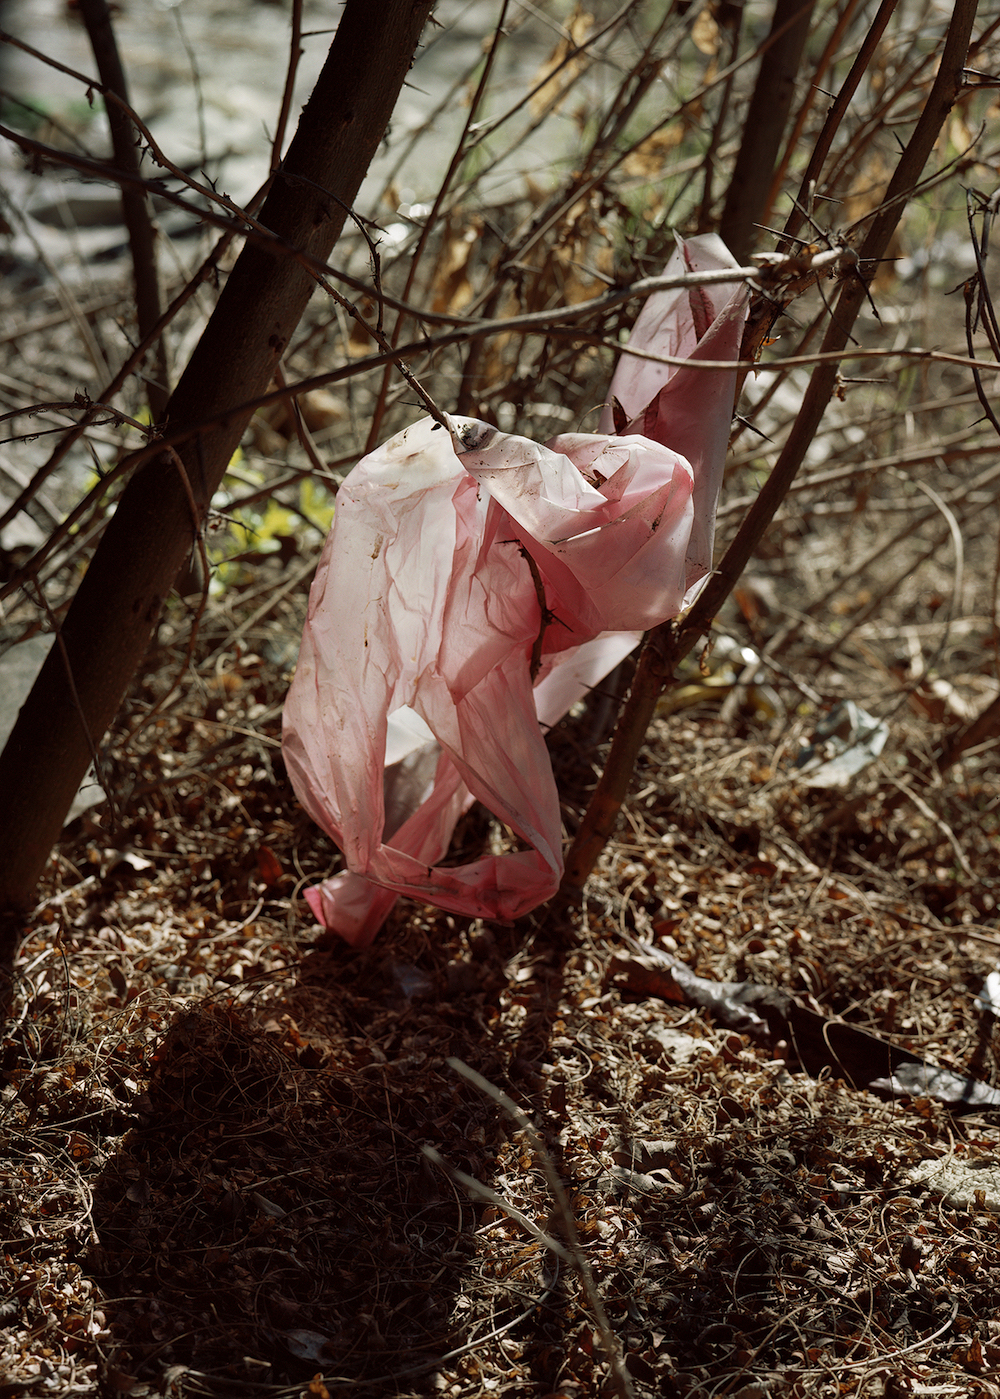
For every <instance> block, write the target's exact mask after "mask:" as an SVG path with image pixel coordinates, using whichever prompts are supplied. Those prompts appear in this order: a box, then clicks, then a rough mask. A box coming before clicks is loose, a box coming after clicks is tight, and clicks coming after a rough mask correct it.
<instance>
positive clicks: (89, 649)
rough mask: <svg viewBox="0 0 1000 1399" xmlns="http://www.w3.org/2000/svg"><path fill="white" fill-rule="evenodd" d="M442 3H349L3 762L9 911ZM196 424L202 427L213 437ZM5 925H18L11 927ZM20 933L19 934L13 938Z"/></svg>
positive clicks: (39, 865)
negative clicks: (254, 221)
mask: <svg viewBox="0 0 1000 1399" xmlns="http://www.w3.org/2000/svg"><path fill="white" fill-rule="evenodd" d="M431 5H432V0H347V3H346V5H345V7H344V12H343V17H342V19H341V22H340V25H339V28H338V29H337V33H336V35H335V37H334V40H333V43H332V45H331V48H330V52H329V54H328V56H327V61H326V64H325V66H324V68H323V71H322V73H321V75H320V77H319V80H318V82H317V84H316V88H315V90H314V92H313V94H312V96H311V98H310V99H309V102H308V103H307V105H306V107H305V109H304V110H303V113H302V117H301V120H300V122H299V126H298V130H297V132H296V134H295V137H294V139H293V141H292V144H291V146H290V148H289V151H288V155H287V157H286V160H285V162H284V164H283V167H282V170H281V172H279V174H278V175H277V176H276V179H275V182H274V185H273V187H272V190H271V193H270V194H269V196H268V198H267V201H266V202H265V204H264V207H263V209H262V210H261V213H260V215H259V221H260V222H261V223H262V224H263V225H264V226H265V227H266V228H267V229H269V230H270V231H272V232H273V233H274V234H276V235H277V237H278V238H280V239H281V240H283V243H284V245H285V248H284V249H282V248H276V249H274V250H272V249H271V248H270V247H268V246H261V244H260V243H256V244H254V243H248V244H246V245H245V247H244V249H243V251H242V253H241V254H240V257H239V259H238V261H237V263H236V265H235V267H234V268H233V271H232V273H231V274H230V276H229V278H228V281H227V283H226V285H225V287H224V288H223V291H222V294H221V296H220V298H219V301H218V304H217V306H216V309H215V312H214V314H213V315H212V318H211V320H210V322H209V324H208V326H207V327H206V329H205V332H204V334H203V335H202V337H201V340H200V341H199V343H198V346H197V348H196V349H195V351H194V354H193V355H192V357H191V360H190V362H189V364H188V366H187V368H186V370H185V371H184V374H183V376H182V378H181V380H180V382H179V384H178V385H177V389H176V391H175V392H174V394H173V397H172V398H171V400H170V403H169V406H168V410H167V420H168V422H169V426H170V429H171V431H172V432H175V431H176V430H177V429H178V428H184V427H186V426H187V425H190V426H191V429H192V435H191V436H190V437H189V438H188V439H187V440H186V441H184V442H183V443H182V444H181V445H180V446H179V447H178V448H177V449H176V451H175V452H163V453H161V454H159V455H158V456H156V457H154V458H152V459H150V460H147V461H146V462H145V463H144V464H143V465H141V466H140V467H139V468H138V469H137V470H136V472H135V474H134V475H133V477H132V478H131V480H130V481H129V484H128V486H127V487H126V489H125V491H124V493H123V495H122V498H121V501H120V503H119V505H118V508H117V510H116V512H115V515H114V517H113V519H112V520H111V522H110V523H109V525H108V528H107V531H106V532H105V535H104V538H103V539H102V541H101V544H100V546H99V548H98V550H97V552H96V554H95V556H94V558H93V560H92V562H91V565H90V567H89V569H88V571H87V574H86V576H85V577H84V579H83V582H82V583H81V585H80V588H79V591H78V592H77V595H76V598H75V599H74V602H73V604H72V607H71V608H70V610H69V612H68V613H67V615H66V618H65V620H64V622H63V625H62V628H61V633H60V636H59V637H58V639H57V642H56V645H55V646H54V647H53V649H52V652H51V654H50V655H49V658H48V661H47V662H46V664H45V666H44V667H43V669H42V671H41V673H40V674H39V677H38V679H37V681H36V683H35V686H34V689H33V690H32V692H31V694H30V696H29V697H28V700H27V701H26V703H25V705H24V707H23V709H22V710H21V714H20V716H19V718H18V721H17V724H16V726H15V728H14V730H13V732H12V734H11V736H10V739H9V740H8V743H7V746H6V748H5V749H4V751H3V754H2V755H0V792H2V793H3V803H2V806H0V913H7V914H10V913H12V912H15V913H16V912H18V911H20V910H24V909H25V908H27V907H28V906H29V905H30V903H31V901H32V896H33V893H34V889H35V885H36V883H37V881H38V878H39V876H40V874H41V872H42V870H43V868H44V866H45V862H46V860H47V858H48V855H49V852H50V851H51V849H52V846H53V845H54V843H55V841H56V840H57V839H58V836H59V832H60V830H61V829H62V824H63V821H64V819H65V816H66V812H67V811H68V810H69V807H70V804H71V802H72V800H73V796H74V794H75V792H76V790H77V787H78V786H79V783H80V781H81V779H82V778H83V776H84V774H85V772H86V770H87V767H88V765H89V763H90V761H91V758H92V755H93V753H94V751H95V749H96V747H97V745H98V744H99V743H100V741H101V738H102V736H103V734H104V732H105V730H106V728H107V726H108V725H109V724H110V722H111V721H112V719H113V718H114V716H115V714H116V712H117V711H118V709H119V707H120V705H121V702H122V699H123V697H124V695H125V691H126V689H127V687H128V684H129V682H130V680H131V679H132V676H133V675H134V673H135V671H136V669H137V668H138V667H139V666H140V665H141V663H142V659H143V656H144V655H145V653H146V650H147V648H148V646H149V643H150V639H151V637H152V634H153V630H154V628H155V626H156V624H157V621H158V618H159V616H160V609H161V607H162V605H163V601H164V598H165V597H166V595H167V593H168V591H169V589H170V587H171V584H172V583H173V580H174V578H175V577H176V576H177V573H178V572H179V570H180V569H181V567H182V566H183V564H184V563H185V560H186V559H187V557H188V556H189V554H190V553H191V550H192V545H193V542H194V540H195V537H196V533H197V531H198V530H199V529H200V528H201V525H202V522H203V520H204V518H205V514H206V512H207V510H208V506H209V503H210V501H211V498H212V495H213V493H214V492H215V490H216V489H217V487H218V485H219V483H220V481H221V479H222V477H223V475H224V473H225V469H226V466H227V464H228V462H229V460H230V458H231V457H232V454H233V452H234V451H235V449H236V447H237V445H238V444H239V441H240V438H241V436H242V434H243V430H244V428H245V426H246V423H247V420H248V418H249V416H250V414H249V412H248V411H247V410H245V409H242V408H241V407H240V405H241V404H243V403H244V402H246V401H247V400H250V399H253V398H254V397H255V396H257V395H259V394H261V393H263V392H265V391H266V389H267V387H268V384H269V383H270V381H271V379H272V377H273V375H274V372H275V370H276V368H277V367H278V364H279V362H280V359H281V356H282V354H283V352H284V350H285V347H286V346H287V344H288V340H289V337H290V336H291V334H292V332H293V331H294V329H295V327H296V325H297V324H298V321H299V319H300V317H301V315H302V312H303V310H304V309H305V306H306V303H307V301H308V300H309V297H310V294H311V292H312V290H313V288H314V286H315V281H314V279H313V277H312V276H311V275H310V273H309V272H308V271H307V270H306V268H305V267H304V266H303V265H302V263H301V261H299V260H297V259H296V257H295V256H292V255H290V254H289V251H287V250H299V251H302V252H305V253H307V254H309V255H310V256H312V257H313V258H319V259H322V260H323V261H326V260H327V259H328V257H329V255H330V252H331V249H332V248H333V245H334V243H335V241H336V239H337V237H338V235H339V234H340V231H341V228H342V227H343V224H344V219H345V217H346V208H347V207H349V206H350V205H351V204H353V202H354V199H355V197H356V195H357V192H358V190H359V188H360V186H361V182H362V180H363V179H364V176H365V173H366V171H367V169H368V166H369V163H370V161H371V159H372V157H373V155H374V154H375V151H376V150H377V148H378V143H379V141H380V140H381V139H382V136H383V134H384V132H385V129H386V126H387V125H388V122H389V118H390V116H391V114H392V110H393V107H394V106H395V103H396V99H397V96H398V94H399V91H400V88H401V87H402V84H403V80H404V78H405V77H406V74H407V71H408V70H409V67H410V63H411V61H412V58H413V54H414V51H415V49H416V47H417V43H418V41H419V39H420V34H421V31H422V29H423V26H424V23H425V21H426V19H427V17H428V15H429V13H430V9H431ZM206 424H207V426H202V427H199V425H206ZM8 922H9V920H8ZM8 937H9V934H8Z"/></svg>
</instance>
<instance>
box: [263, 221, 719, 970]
mask: <svg viewBox="0 0 1000 1399" xmlns="http://www.w3.org/2000/svg"><path fill="white" fill-rule="evenodd" d="M700 258H705V259H709V261H707V262H705V261H701V262H700V261H698V259H700ZM720 258H724V263H723V265H729V266H732V265H734V264H733V263H732V261H731V260H730V259H729V255H728V254H727V253H726V252H725V249H724V248H723V246H722V244H721V243H720V242H719V240H718V239H716V238H712V237H709V238H705V239H692V240H689V242H688V243H687V244H683V245H681V247H680V249H679V251H678V253H677V254H676V255H675V257H674V258H673V259H672V260H671V264H670V268H671V269H673V270H675V271H682V270H685V268H688V269H694V270H697V269H698V268H699V267H701V266H718V265H720V264H719V259H720ZM745 307H746V292H745V289H744V288H742V287H741V286H738V287H737V289H735V290H734V289H732V288H710V289H708V288H699V289H695V290H694V291H689V290H687V289H685V290H682V291H680V292H665V293H660V294H657V295H656V296H654V297H651V298H650V300H649V301H648V302H647V304H646V307H645V308H644V311H643V313H642V316H640V319H639V321H638V323H637V325H636V329H635V331H634V333H633V339H632V341H631V342H630V343H632V344H635V345H637V346H638V348H641V349H647V350H650V351H653V352H655V353H667V354H680V355H685V356H693V355H694V354H698V355H699V357H702V358H704V357H708V358H711V359H720V360H735V359H736V358H737V357H738V352H739V344H740V338H741V334H742V323H743V319H744V315H745ZM654 311H655V315H654V314H653V313H654ZM646 318H648V320H647V324H646V327H645V328H644V319H646ZM706 343H707V344H708V345H709V346H710V350H709V351H706V350H705V345H706ZM651 368H652V369H653V370H655V373H651V372H650V370H651ZM734 383H735V371H733V372H726V371H718V372H710V371H698V370H688V369H679V370H678V369H677V368H676V367H671V366H666V365H662V364H661V365H653V366H651V365H650V363H649V362H648V361H640V360H637V359H635V358H633V359H631V360H630V359H629V357H628V355H627V354H626V355H624V356H623V357H622V360H621V362H620V364H619V366H618V370H617V371H616V374H615V378H614V380H613V383H612V392H613V395H614V397H615V398H617V400H618V402H619V404H620V405H621V406H622V407H623V408H624V410H625V412H626V413H629V414H632V415H633V416H634V418H635V419H636V423H638V419H639V418H641V419H642V423H641V429H640V430H639V431H635V430H633V431H631V432H628V433H626V434H623V435H620V436H616V435H612V434H608V433H599V434H567V435H564V436H560V437H557V438H554V439H553V440H552V441H551V442H549V443H548V444H547V445H545V446H541V445H539V444H537V443H534V442H531V441H530V440H528V439H527V438H524V437H517V436H513V435H509V434H505V433H502V432H500V431H498V430H497V429H495V428H493V427H491V426H489V425H488V424H486V423H481V422H478V421H476V420H473V419H460V418H456V419H450V420H449V428H450V433H449V431H448V430H446V429H445V428H444V427H442V426H441V425H440V424H438V423H436V422H434V421H433V420H432V419H430V418H425V419H423V420H421V421H420V422H417V423H415V424H414V425H413V426H412V427H408V428H406V429H405V430H404V431H403V432H400V433H398V434H397V435H396V436H395V437H393V438H392V439H391V440H390V441H388V442H386V443H384V444H383V445H382V446H381V447H379V448H378V449H377V450H376V451H374V452H372V453H371V454H370V455H369V456H367V457H365V458H364V460H362V461H361V462H359V463H358V465H357V466H356V467H355V468H354V470H353V471H352V472H351V473H350V474H349V475H348V476H347V478H346V479H345V481H344V482H343V484H342V485H341V487H340V490H339V492H338V495H337V510H336V515H335V518H334V524H333V528H332V530H331V533H330V536H329V538H328V540H327V543H326V546H325V548H324V550H323V554H322V557H321V559H320V563H319V567H318V569H317V572H316V577H315V580H314V582H313V586H312V590H311V592H310V597H309V614H308V620H307V623H306V627H305V631H304V633H303V638H302V646H301V650H300V654H299V661H298V665H297V668H296V672H295V678H294V680H293V683H292V687H291V690H290V692H289V695H288V699H287V702H286V705H285V715H284V735H283V746H284V756H285V761H286V765H287V768H288V772H289V776H290V778H291V780H292V785H293V787H294V788H295V792H296V795H297V796H298V798H299V800H300V801H301V802H302V804H303V806H304V807H305V808H306V810H307V811H308V812H309V814H310V815H311V816H312V818H313V819H314V820H315V821H316V822H317V824H318V825H320V826H321V827H322V828H323V830H324V831H326V832H327V834H328V835H330V836H331V837H332V838H333V840H334V841H336V843H337V845H338V846H339V847H340V849H341V850H342V852H343V855H344V861H345V864H346V866H347V870H346V871H345V872H344V873H342V874H339V875H337V876H335V877H334V878H332V879H328V880H326V881H324V882H323V883H322V884H320V885H317V886H314V887H313V888H310V889H307V890H306V899H307V901H308V903H309V905H310V908H311V909H312V911H313V913H314V914H315V915H316V917H317V919H318V921H319V922H321V923H322V924H324V925H325V926H326V927H327V928H330V929H332V930H334V931H336V932H337V933H339V934H340V935H341V936H342V937H343V938H345V940H346V941H347V942H349V943H351V944H353V945H355V946H366V945H367V944H368V943H370V942H371V940H372V938H373V937H374V936H375V934H376V932H377V931H378V929H379V927H380V926H381V925H382V923H383V922H384V920H385V918H386V916H387V914H388V912H389V909H390V908H391V907H392V904H393V903H394V901H395V899H396V898H397V896H398V895H400V894H406V895H409V896H411V897H413V898H416V899H418V900H421V901H423V902H426V903H431V904H435V905H437V906H438V907H440V908H444V909H446V910H449V911H451V912H454V913H459V914H463V915H467V916H470V917H476V916H481V917H485V918H491V919H498V920H509V919H513V918H516V917H519V916H520V915H522V914H524V913H527V912H528V911H530V910H531V909H532V908H535V907H537V905H538V904H540V903H543V902H544V901H545V900H546V899H548V898H550V897H551V895H552V894H553V893H554V892H555V891H556V889H557V888H558V885H559V880H560V877H561V874H562V848H561V847H562V829H561V821H560V814H559V802H558V795H557V792H556V787H555V781H554V779H553V776H552V770H551V765H550V763H549V758H548V753H547V751H546V748H545V740H544V733H543V730H544V729H545V728H547V727H549V726H551V725H552V724H553V723H555V722H556V721H557V720H558V719H559V718H560V717H561V716H562V715H563V714H565V713H566V711H567V710H568V709H569V708H570V707H571V705H572V704H574V703H575V702H576V700H577V699H579V698H580V697H581V696H582V695H583V694H584V693H585V692H586V690H587V689H588V688H589V687H591V686H593V685H595V684H597V683H598V682H599V681H600V680H601V679H602V678H603V677H604V676H605V675H606V674H607V673H608V672H609V671H610V670H612V669H613V668H614V666H615V665H616V664H617V663H618V662H619V661H620V660H621V659H622V658H623V657H624V656H625V655H627V654H628V652H629V651H630V650H631V649H632V648H633V647H634V646H635V644H636V643H637V641H638V640H639V638H640V637H641V635H642V632H643V631H645V630H646V629H648V628H650V627H652V626H655V625H657V624H658V623H660V622H662V621H665V620H666V619H667V618H668V617H671V616H675V615H676V614H677V613H678V612H679V611H680V610H681V609H682V607H683V606H684V605H685V603H686V601H689V600H690V597H691V595H692V592H693V590H694V589H695V588H697V586H699V585H700V582H701V580H703V578H704V576H705V575H706V573H707V571H708V570H709V569H710V567H711V532H712V521H714V512H715V502H716V498H717V495H718V487H719V482H720V481H721V475H722V468H723V464H724V457H725V450H726V443H727V440H728V432H729V424H730V420H731V414H732V404H733V392H734ZM647 394H649V395H650V397H645V396H646V395H647ZM644 397H645V402H644V403H642V404H639V402H638V401H639V399H641V398H644ZM699 404H702V405H704V420H703V422H702V426H701V430H700V432H699V430H698V429H697V422H698V417H699V408H698V405H699ZM716 418H719V421H715V419H716ZM674 419H676V422H677V424H678V427H677V437H678V440H679V441H681V442H683V448H684V450H683V453H682V452H681V451H679V450H678V449H677V447H676V446H675V445H674V443H673V441H672V429H671V423H672V421H673V420H674ZM696 516H697V518H696ZM541 597H543V598H544V603H543V602H542V601H541V600H540V598H541ZM474 801H480V802H482V803H483V804H484V805H485V806H486V807H487V808H488V809H489V810H490V811H491V812H493V814H494V815H495V816H497V817H498V818H499V820H500V821H502V822H503V823H504V824H505V825H506V826H508V827H509V828H510V830H511V831H513V832H514V834H515V835H516V836H517V837H518V839H519V841H520V842H521V844H522V845H523V846H524V847H525V848H523V849H520V850H517V851H513V852H509V853H505V854H502V855H488V856H484V857H483V858H482V859H479V860H476V861H474V862H472V863H470V864H466V865H459V866H457V867H451V868H443V867H441V866H440V865H439V864H438V862H439V861H440V860H441V859H442V858H443V857H444V855H445V854H446V852H447V849H448V845H449V842H450V840H451V835H452V832H453V830H454V828H455V824H456V822H457V821H458V819H459V817H460V816H461V815H462V813H463V812H464V811H466V810H467V809H468V808H469V807H470V806H471V805H472V803H473V802H474Z"/></svg>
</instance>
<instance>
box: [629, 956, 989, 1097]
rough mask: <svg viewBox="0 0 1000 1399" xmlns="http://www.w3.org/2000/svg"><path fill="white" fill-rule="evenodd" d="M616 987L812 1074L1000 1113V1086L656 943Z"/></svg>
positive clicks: (787, 994) (887, 1092) (633, 959)
mask: <svg viewBox="0 0 1000 1399" xmlns="http://www.w3.org/2000/svg"><path fill="white" fill-rule="evenodd" d="M633 948H634V951H633V953H632V955H631V956H629V957H627V958H620V959H619V960H618V962H617V964H616V973H617V974H616V982H617V984H618V985H619V986H620V987H622V988H623V989H625V988H627V989H628V990H630V991H632V992H633V993H634V994H637V995H641V996H658V997H661V998H662V999H664V1000H670V1001H685V1002H687V1003H688V1004H689V1005H694V1006H699V1007H700V1008H701V1009H703V1010H707V1011H708V1012H709V1013H710V1014H711V1015H712V1017H713V1018H714V1019H715V1020H717V1021H718V1022H719V1024H720V1025H725V1026H727V1027H728V1028H729V1029H732V1030H736V1031H737V1032H739V1033H740V1034H744V1035H747V1036H748V1037H749V1038H750V1039H753V1040H756V1041H757V1042H758V1043H760V1044H765V1045H767V1046H768V1047H770V1048H774V1047H776V1046H777V1045H778V1044H779V1043H786V1044H787V1045H788V1046H790V1048H791V1049H792V1050H793V1051H794V1053H795V1055H796V1056H797V1058H798V1060H799V1062H800V1063H801V1065H802V1067H803V1069H805V1071H806V1072H807V1073H809V1074H813V1075H814V1076H815V1075H819V1074H820V1073H823V1072H832V1073H833V1074H834V1075H835V1076H837V1077H842V1078H845V1079H847V1080H848V1081H849V1082H850V1083H853V1084H854V1085H855V1087H857V1088H867V1089H868V1090H869V1091H870V1092H872V1093H879V1094H881V1095H883V1096H885V1097H890V1098H897V1097H910V1098H933V1099H934V1100H935V1101H937V1102H940V1103H945V1104H946V1105H947V1106H948V1107H949V1108H951V1110H952V1111H953V1112H956V1113H963V1112H977V1111H983V1110H986V1109H992V1110H995V1109H997V1108H1000V1089H996V1088H993V1087H991V1086H990V1085H989V1084H987V1083H982V1082H981V1081H980V1080H978V1079H974V1078H971V1077H969V1076H968V1075H967V1074H960V1073H956V1072H954V1071H953V1070H951V1069H945V1068H941V1067H940V1066H939V1065H938V1064H932V1063H929V1062H928V1061H927V1060H925V1059H922V1058H921V1057H920V1056H919V1055H918V1054H914V1053H913V1052H912V1051H910V1050H908V1049H903V1048H901V1047H900V1046H899V1045H895V1044H892V1043H891V1042H890V1041H889V1040H885V1039H882V1038H881V1036H879V1035H873V1034H872V1033H870V1031H867V1030H862V1029H861V1028H860V1027H859V1026H857V1025H851V1024H848V1023H847V1022H845V1021H843V1020H837V1019H834V1018H831V1017H828V1016H825V1015H823V1014H822V1013H821V1012H819V1011H816V1010H813V1009H811V1008H810V1007H808V1006H804V1005H802V1004H801V1002H800V1001H798V1000H797V999H796V998H795V997H794V996H793V995H791V993H790V992H788V991H785V990H783V989H782V988H781V987H780V986H763V985H761V984H760V983H758V982H754V981H712V980H710V979H709V978H708V977H703V976H698V975H696V974H695V973H694V972H693V971H691V969H690V967H688V966H686V965H685V964H684V963H683V962H681V961H680V960H679V959H678V958H676V957H674V956H672V955H671V954H670V953H669V952H665V951H664V950H663V949H662V948H660V947H657V946H656V945H655V944H654V943H641V942H633Z"/></svg>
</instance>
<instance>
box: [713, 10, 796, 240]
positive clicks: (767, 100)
mask: <svg viewBox="0 0 1000 1399" xmlns="http://www.w3.org/2000/svg"><path fill="white" fill-rule="evenodd" d="M812 12H813V5H812V3H810V0H777V3H776V5H775V7H774V19H773V21H772V23H771V34H772V35H777V37H776V38H775V39H774V42H773V43H772V44H771V46H770V48H768V49H767V50H766V51H765V53H764V56H763V58H762V59H761V61H760V71H759V72H758V74H757V82H756V83H755V85H754V90H753V97H752V98H751V99H750V107H749V110H748V112H747V119H746V123H745V124H744V127H743V143H742V145H741V146H740V152H739V155H738V156H737V157H736V165H735V167H734V169H733V177H732V179H731V180H730V182H729V191H728V193H727V195H726V206H725V208H724V209H723V211H722V223H721V224H720V226H719V235H720V237H721V238H722V241H723V242H724V243H725V245H726V247H727V248H728V249H729V251H730V252H731V253H732V255H733V257H734V258H736V260H737V262H739V263H744V262H746V260H747V258H748V257H749V256H750V249H751V248H752V247H753V244H754V224H755V223H757V222H758V221H759V220H760V219H761V218H762V217H763V215H764V213H765V211H766V207H767V196H768V192H769V190H770V187H771V176H772V174H773V173H774V163H775V161H776V160H777V158H778V151H779V150H780V148H781V138H782V136H783V135H784V132H785V127H786V125H787V124H788V114H789V112H790V111H791V109H792V98H793V97H794V96H795V80H796V78H797V77H798V72H799V65H800V63H801V62H802V54H803V51H804V49H805V46H806V39H808V37H809V22H810V20H811V19H812Z"/></svg>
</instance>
